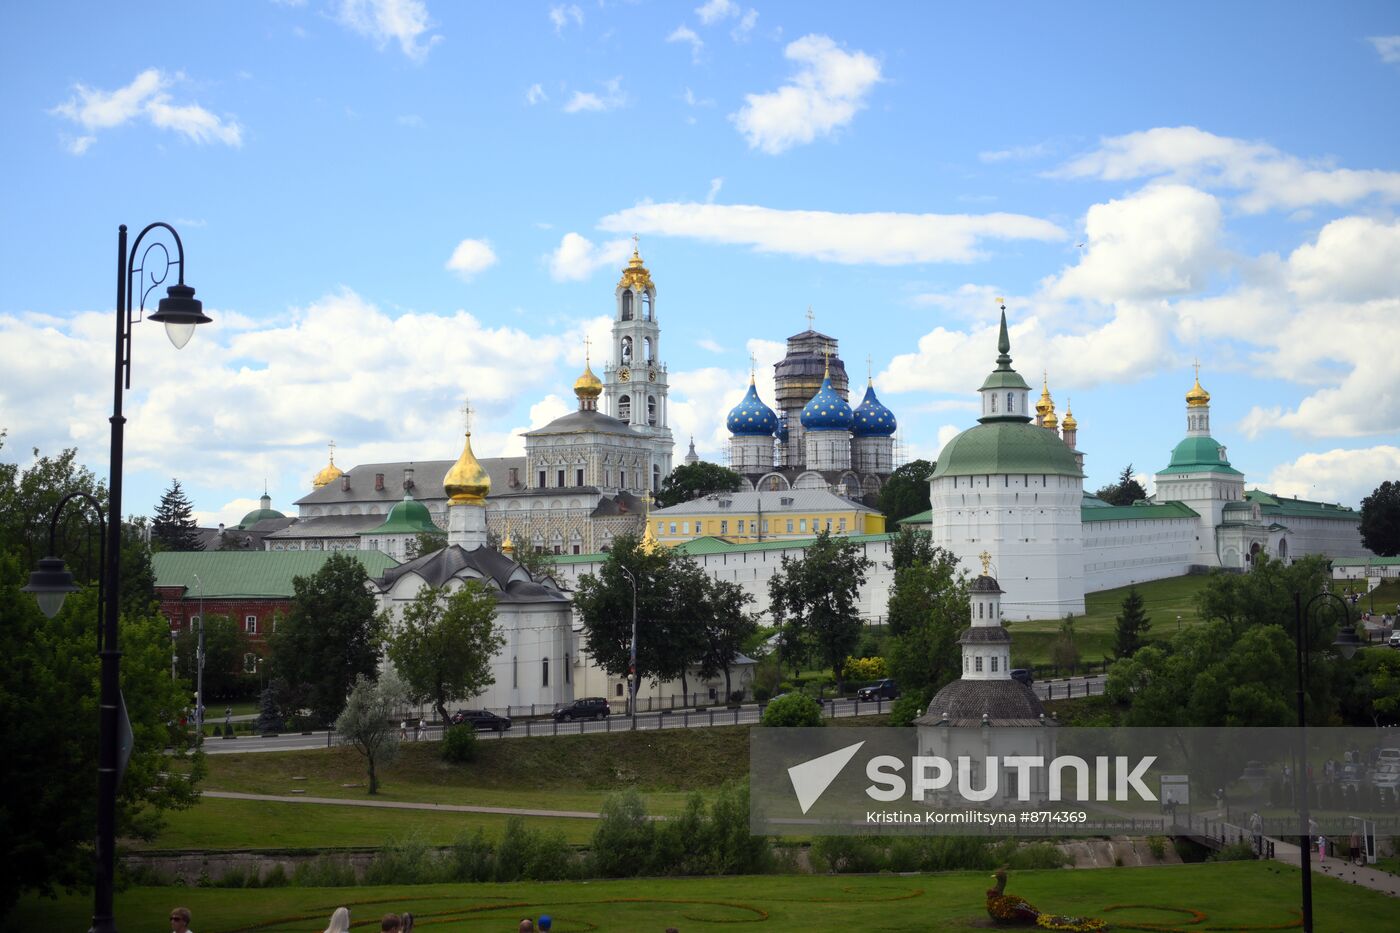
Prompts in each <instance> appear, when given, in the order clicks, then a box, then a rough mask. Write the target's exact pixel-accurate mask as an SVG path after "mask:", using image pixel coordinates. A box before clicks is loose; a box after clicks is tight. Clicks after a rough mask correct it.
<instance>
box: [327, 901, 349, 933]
mask: <svg viewBox="0 0 1400 933" xmlns="http://www.w3.org/2000/svg"><path fill="white" fill-rule="evenodd" d="M349 930H350V908H349V907H337V908H336V909H335V913H333V914H331V922H330V925H329V926H327V927H326V931H325V933H349Z"/></svg>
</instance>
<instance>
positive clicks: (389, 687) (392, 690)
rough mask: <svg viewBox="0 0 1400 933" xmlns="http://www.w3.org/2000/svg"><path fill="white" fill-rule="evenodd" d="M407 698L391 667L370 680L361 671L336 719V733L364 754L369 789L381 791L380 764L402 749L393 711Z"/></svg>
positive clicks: (370, 790) (347, 743) (392, 758)
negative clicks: (376, 678) (378, 768)
mask: <svg viewBox="0 0 1400 933" xmlns="http://www.w3.org/2000/svg"><path fill="white" fill-rule="evenodd" d="M405 699H406V695H405V690H404V686H403V683H402V682H401V681H400V680H399V678H398V675H397V674H395V673H394V671H393V669H392V668H390V669H389V670H386V671H385V672H384V673H383V674H381V675H380V677H379V679H378V680H371V679H370V678H369V677H368V676H366V675H364V674H360V675H359V676H357V677H356V678H355V686H354V688H353V689H351V691H350V696H349V697H348V698H347V699H346V701H345V708H344V709H343V710H341V712H340V715H339V716H337V717H336V720H335V731H336V735H337V736H339V738H340V741H341V742H342V743H344V744H346V745H349V746H351V747H352V748H354V749H355V751H357V752H359V754H360V756H361V757H362V758H364V760H365V765H366V767H367V768H368V769H369V792H370V793H371V794H377V793H379V772H378V770H377V767H378V766H379V765H381V764H387V763H388V762H391V761H393V760H394V758H395V757H396V756H397V755H398V753H399V727H398V725H397V724H396V723H395V722H394V713H395V712H396V711H397V710H398V709H399V708H400V707H402V706H403V703H404V701H405Z"/></svg>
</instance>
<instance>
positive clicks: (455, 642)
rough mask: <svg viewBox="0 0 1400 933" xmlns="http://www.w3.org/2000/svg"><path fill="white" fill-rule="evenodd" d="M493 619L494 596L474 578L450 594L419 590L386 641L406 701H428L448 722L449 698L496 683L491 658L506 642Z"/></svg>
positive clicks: (440, 590)
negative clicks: (402, 686)
mask: <svg viewBox="0 0 1400 933" xmlns="http://www.w3.org/2000/svg"><path fill="white" fill-rule="evenodd" d="M495 623H496V597H495V596H494V595H492V593H491V591H490V589H488V588H487V587H486V585H485V584H483V583H481V582H480V581H479V580H467V581H465V583H464V584H463V585H462V586H461V588H459V589H457V590H456V591H453V592H449V591H448V590H447V588H446V587H434V586H425V587H423V588H422V589H421V590H419V591H418V595H417V596H416V597H414V599H413V602H411V603H409V604H408V605H407V606H406V607H404V611H403V618H402V619H401V620H400V622H399V626H398V630H397V631H396V632H395V633H394V635H393V637H392V638H391V639H390V640H389V660H391V661H393V662H394V667H395V669H396V670H397V671H398V672H399V674H400V676H401V677H402V678H403V681H404V683H405V685H406V686H407V688H408V693H409V699H411V700H414V701H423V700H431V701H432V703H433V705H434V706H435V707H436V708H437V711H438V716H439V718H441V720H442V721H443V722H447V721H448V714H447V704H448V702H449V701H451V700H461V699H465V698H467V697H474V696H476V695H477V694H478V693H480V692H481V691H483V690H485V689H486V688H487V687H489V686H491V685H492V684H493V683H495V682H496V678H495V676H494V675H492V673H491V662H492V659H493V658H495V656H496V652H498V651H500V650H501V648H502V647H504V645H505V643H506V640H505V636H504V635H502V634H501V633H499V632H497V631H496V626H495Z"/></svg>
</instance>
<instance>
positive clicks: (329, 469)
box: [311, 454, 345, 489]
mask: <svg viewBox="0 0 1400 933" xmlns="http://www.w3.org/2000/svg"><path fill="white" fill-rule="evenodd" d="M344 475H345V471H344V470H342V469H341V468H340V467H338V466H336V465H335V454H331V461H330V463H328V464H326V468H325V469H324V470H322V471H321V472H320V473H317V474H316V475H315V477H313V478H312V480H311V485H312V486H314V487H316V488H317V489H320V488H321V487H322V486H329V485H330V484H331V483H334V482H335V481H336V480H338V479H340V478H341V477H342V476H344Z"/></svg>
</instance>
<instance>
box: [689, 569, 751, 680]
mask: <svg viewBox="0 0 1400 933" xmlns="http://www.w3.org/2000/svg"><path fill="white" fill-rule="evenodd" d="M705 597H706V605H705V618H704V627H705V653H704V654H703V655H701V656H700V665H699V667H700V676H701V677H704V678H710V677H713V676H715V675H716V674H718V673H719V672H720V671H723V672H724V699H725V702H729V701H730V700H732V699H733V698H734V684H733V681H732V680H731V678H730V674H729V666H730V665H731V664H733V663H734V659H735V658H737V657H738V656H739V652H740V650H741V648H742V646H743V644H744V642H746V641H747V640H748V639H749V638H750V637H751V636H752V635H753V634H754V633H755V632H757V631H758V620H757V619H756V618H754V617H753V616H752V615H750V614H749V613H747V612H745V611H744V607H745V606H747V605H748V604H749V603H751V602H753V594H751V593H747V592H745V591H744V588H743V587H742V586H740V585H739V584H737V583H734V582H732V581H730V580H714V579H711V580H708V581H707V586H706V593H705Z"/></svg>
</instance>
